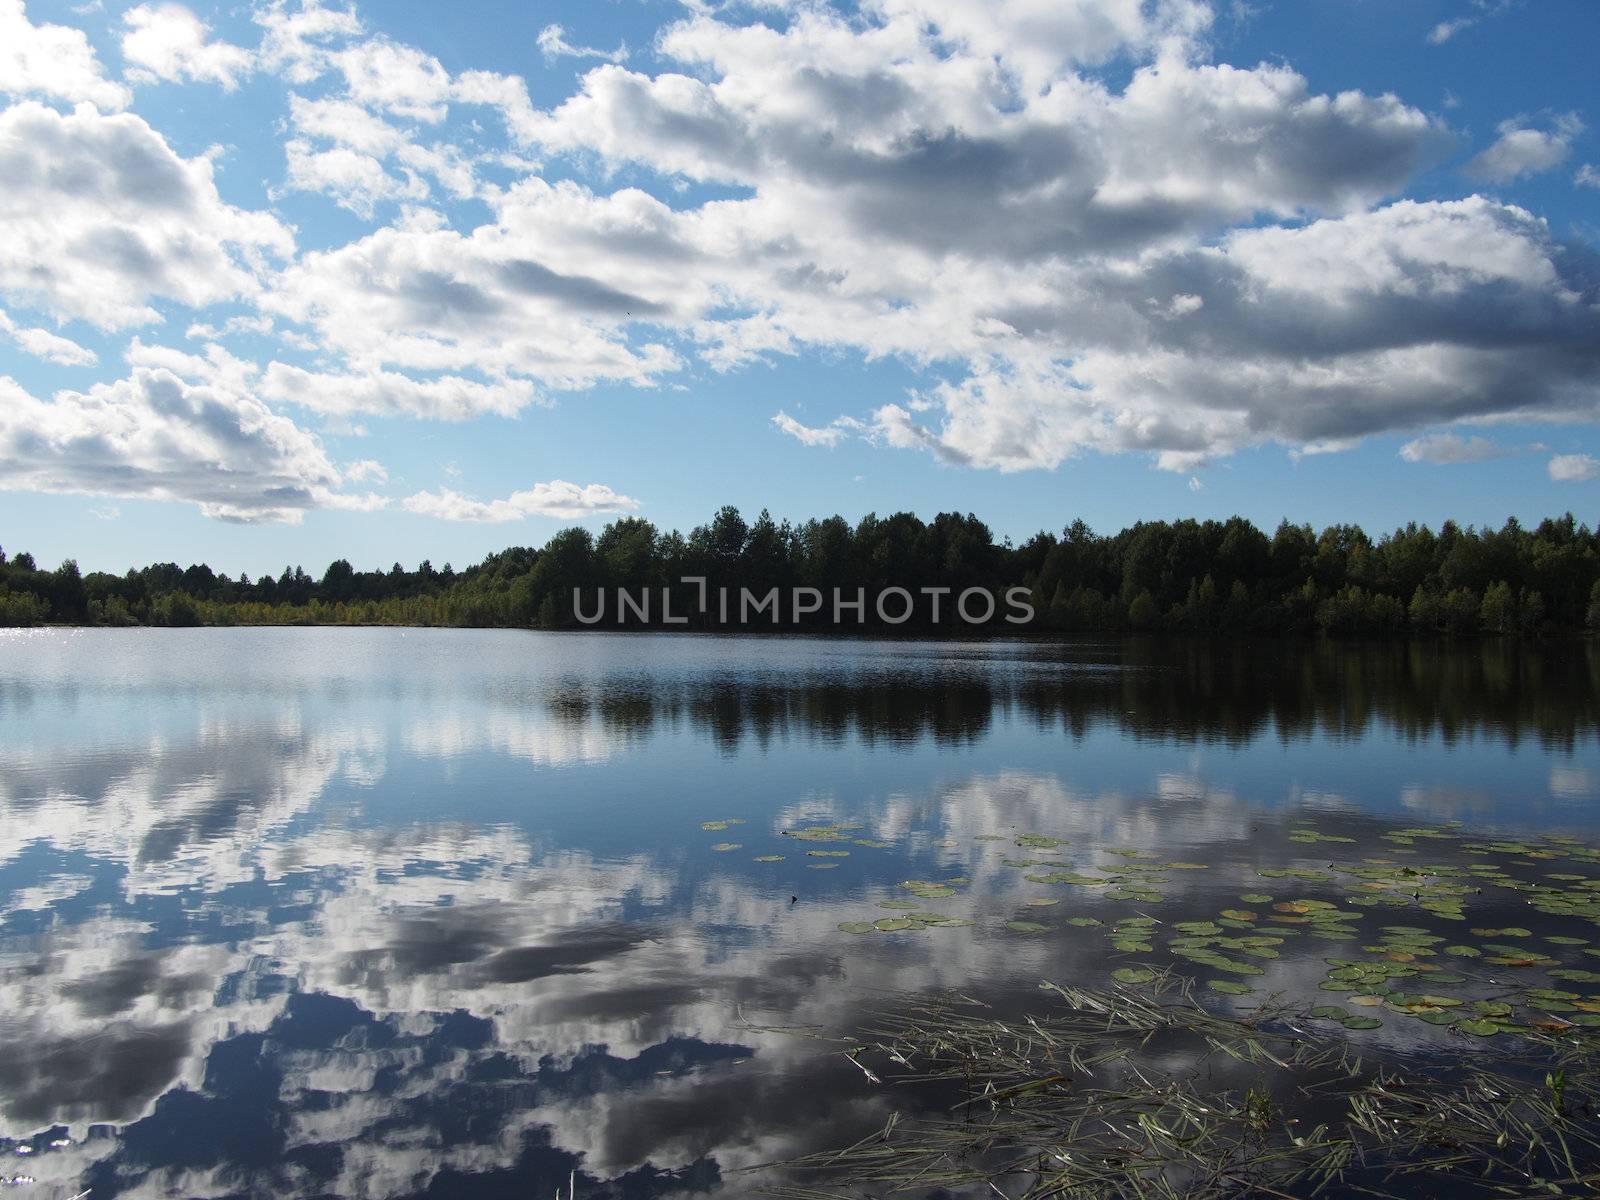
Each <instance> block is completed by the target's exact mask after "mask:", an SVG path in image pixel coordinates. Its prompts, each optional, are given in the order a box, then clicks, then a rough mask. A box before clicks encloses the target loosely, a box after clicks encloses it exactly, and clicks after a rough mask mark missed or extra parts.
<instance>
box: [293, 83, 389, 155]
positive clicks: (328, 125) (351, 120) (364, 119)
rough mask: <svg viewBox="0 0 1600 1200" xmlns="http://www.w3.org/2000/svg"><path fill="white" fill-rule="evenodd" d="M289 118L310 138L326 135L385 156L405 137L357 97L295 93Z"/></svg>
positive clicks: (328, 138) (350, 145)
mask: <svg viewBox="0 0 1600 1200" xmlns="http://www.w3.org/2000/svg"><path fill="white" fill-rule="evenodd" d="M289 121H290V124H292V125H293V126H294V128H295V129H296V130H297V131H298V132H300V133H302V134H305V135H307V136H309V137H317V138H324V139H326V140H328V141H330V142H334V143H336V144H338V145H340V146H344V147H347V148H348V149H351V150H355V151H358V152H359V153H361V154H369V155H373V156H375V157H379V158H381V157H384V156H386V155H389V154H392V153H394V151H395V150H397V149H398V148H399V147H400V144H401V142H402V141H403V140H404V136H403V135H402V134H401V132H400V130H398V129H396V128H395V127H394V126H393V125H391V124H389V122H387V121H385V120H384V119H383V118H382V117H380V116H378V115H376V114H375V113H373V112H372V111H370V110H369V109H367V108H364V107H362V106H361V105H359V104H357V103H356V102H355V101H354V100H346V99H341V98H339V97H337V96H324V97H321V98H319V99H315V100H308V99H306V98H305V97H304V96H300V95H297V94H294V93H291V94H290V96H289Z"/></svg>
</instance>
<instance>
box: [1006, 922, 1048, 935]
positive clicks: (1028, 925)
mask: <svg viewBox="0 0 1600 1200" xmlns="http://www.w3.org/2000/svg"><path fill="white" fill-rule="evenodd" d="M1006 928H1007V929H1009V930H1011V932H1012V933H1044V932H1045V931H1046V930H1048V929H1049V928H1050V926H1048V925H1041V924H1039V922H1037V921H1007V922H1006Z"/></svg>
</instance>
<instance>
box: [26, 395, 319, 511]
mask: <svg viewBox="0 0 1600 1200" xmlns="http://www.w3.org/2000/svg"><path fill="white" fill-rule="evenodd" d="M340 482H341V479H340V475H339V472H338V471H337V470H336V469H335V468H334V466H333V465H332V463H330V462H329V461H328V458H327V456H326V455H325V454H324V452H323V450H322V447H321V445H320V444H319V443H318V442H317V440H316V439H315V438H314V437H312V436H311V435H310V434H308V433H306V432H305V431H304V430H302V429H300V428H298V427H297V426H296V425H295V424H294V423H293V422H292V421H290V420H288V419H287V418H286V417H282V416H279V415H277V414H276V413H274V412H272V411H271V410H270V409H268V408H267V406H266V405H264V404H262V403H261V402H260V401H259V400H256V399H254V398H253V397H250V396H248V395H244V394H241V393H238V392H235V391H231V390H228V389H226V388H223V387H217V386H213V385H208V384H191V383H188V382H186V381H184V380H183V379H181V378H179V377H178V376H177V375H175V374H173V373H172V372H171V371H168V370H164V369H161V368H153V367H136V368H134V370H133V372H132V374H131V375H130V376H129V377H128V378H126V379H121V380H118V381H116V382H114V383H101V384H96V385H95V386H94V387H92V388H90V389H89V391H88V392H73V391H62V392H58V393H56V395H55V396H54V397H53V398H51V399H50V400H38V399H35V398H34V397H33V396H31V395H29V394H28V393H27V392H26V391H24V390H23V388H22V387H21V386H20V385H19V384H17V383H16V381H15V380H12V379H10V378H8V377H4V376H0V488H6V489H9V490H26V491H35V492H57V493H71V494H77V495H86V496H109V497H117V498H123V499H146V500H173V501H180V502H184V503H191V504H196V505H198V506H199V508H200V511H201V512H202V513H204V514H205V515H207V516H210V517H217V518H221V519H223V520H231V521H247V522H254V521H298V520H299V519H300V517H301V515H302V514H303V513H304V512H305V510H306V509H308V508H314V507H318V506H319V505H321V504H323V503H325V502H326V501H327V499H328V497H329V496H330V495H331V494H332V493H333V489H334V488H336V487H337V486H338V484H339V483H340Z"/></svg>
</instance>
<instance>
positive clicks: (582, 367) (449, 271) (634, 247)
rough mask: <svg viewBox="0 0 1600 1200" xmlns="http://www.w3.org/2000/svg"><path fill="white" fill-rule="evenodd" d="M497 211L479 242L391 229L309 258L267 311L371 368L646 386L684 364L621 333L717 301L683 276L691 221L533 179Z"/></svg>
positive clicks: (655, 207)
mask: <svg viewBox="0 0 1600 1200" xmlns="http://www.w3.org/2000/svg"><path fill="white" fill-rule="evenodd" d="M495 205H496V215H497V220H496V221H494V222H493V223H490V224H485V225H483V226H480V227H479V228H478V229H476V230H474V231H473V232H472V233H471V234H470V235H463V234H460V233H457V232H456V231H454V230H451V229H445V228H437V227H429V226H417V227H412V228H395V227H391V228H386V229H381V230H379V231H377V232H375V233H373V234H372V235H370V236H368V237H365V238H362V239H360V240H359V241H356V242H352V243H349V244H348V245H345V246H341V247H339V248H337V249H334V250H330V251H326V252H319V253H313V254H308V255H304V256H303V257H302V258H301V259H300V261H299V262H297V263H296V264H295V265H293V266H292V267H290V268H289V269H288V270H286V271H285V272H284V273H283V275H282V276H281V278H280V279H279V281H278V285H277V287H276V290H275V291H274V293H273V295H271V296H270V297H268V298H267V300H266V303H267V304H268V305H269V306H270V307H271V309H272V310H273V311H275V312H277V313H279V314H281V315H283V316H285V317H287V318H289V319H291V320H294V321H299V322H304V323H307V324H309V325H311V326H313V327H314V328H315V330H316V332H317V335H318V337H319V338H320V340H321V342H322V344H323V345H324V346H326V347H328V348H330V349H333V350H336V351H338V352H339V353H341V354H343V355H344V356H345V357H346V358H347V359H349V360H350V361H351V362H353V363H355V364H356V365H358V366H359V367H361V368H362V369H375V368H378V367H382V366H397V367H402V368H406V369H413V370H419V371H428V372H432V371H465V370H470V371H481V372H485V373H489V374H494V375H503V376H515V375H520V376H526V377H531V378H533V379H537V380H538V381H540V382H541V383H542V384H544V385H545V386H546V387H550V388H559V389H571V388H585V387H589V386H592V385H594V384H596V383H601V382H608V381H609V382H625V383H633V384H638V385H646V384H649V383H651V382H653V381H654V380H655V378H656V377H657V376H659V375H661V374H663V373H665V372H667V371H671V370H675V369H676V368H677V367H678V366H679V365H680V363H679V360H678V358H677V356H676V355H675V354H674V353H673V352H672V351H670V350H669V349H667V348H666V347H665V346H664V345H661V344H660V343H656V342H645V343H644V344H643V345H640V346H637V347H635V346H633V345H631V344H630V343H629V341H628V340H627V338H626V337H625V336H623V333H622V332H621V331H622V330H623V328H624V327H625V326H627V325H628V324H629V323H631V322H635V321H649V320H653V321H656V322H667V323H671V322H673V321H675V320H680V319H682V320H687V318H688V317H689V316H690V315H691V314H692V313H693V312H694V311H695V309H696V308H697V307H704V306H707V305H709V304H711V303H712V302H713V298H714V293H713V289H714V287H715V281H714V280H713V279H711V278H708V277H705V276H703V275H702V276H700V277H696V276H694V275H691V274H689V273H688V272H687V270H686V269H687V268H688V267H690V266H693V265H695V260H696V259H697V258H701V259H703V258H704V255H703V253H700V252H698V251H697V250H696V249H695V248H694V247H693V246H692V245H691V244H689V239H690V238H692V237H693V234H694V231H693V228H692V226H693V225H694V224H695V222H693V221H692V220H690V221H683V220H681V219H680V218H679V217H678V216H677V215H676V214H674V213H673V212H672V211H671V210H670V209H668V208H667V207H666V206H665V205H663V204H661V203H660V202H658V201H655V200H653V199H651V198H650V197H648V196H646V195H645V194H644V193H642V192H632V191H624V192H619V193H617V194H615V195H613V196H610V197H597V196H595V195H594V194H593V193H591V192H588V191H587V190H586V189H583V188H580V187H578V186H577V185H575V184H571V183H561V184H557V185H551V184H548V183H545V182H544V181H543V180H536V179H535V180H526V181H523V182H522V183H519V184H517V185H515V186H513V187H512V188H511V189H509V190H508V191H507V193H506V194H505V195H503V196H501V197H498V198H497V199H496V200H495ZM686 225H687V226H690V228H685V227H684V226H686ZM731 249H734V247H730V250H731Z"/></svg>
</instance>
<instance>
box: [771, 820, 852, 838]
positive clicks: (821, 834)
mask: <svg viewBox="0 0 1600 1200" xmlns="http://www.w3.org/2000/svg"><path fill="white" fill-rule="evenodd" d="M860 828H861V826H860V825H858V824H854V823H850V822H845V823H841V824H838V825H808V826H806V827H805V828H803V829H784V830H780V831H779V836H780V837H786V838H795V839H797V840H799V841H802V842H848V841H850V840H851V839H850V837H849V836H848V835H849V832H850V831H851V830H854V829H860Z"/></svg>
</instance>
